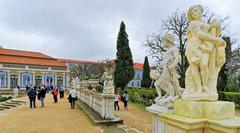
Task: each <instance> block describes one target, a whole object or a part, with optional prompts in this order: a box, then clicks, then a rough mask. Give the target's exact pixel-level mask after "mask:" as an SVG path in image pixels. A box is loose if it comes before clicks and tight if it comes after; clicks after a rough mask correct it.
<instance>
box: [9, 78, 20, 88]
mask: <svg viewBox="0 0 240 133" xmlns="http://www.w3.org/2000/svg"><path fill="white" fill-rule="evenodd" d="M17 85H18V75H11V76H10V88H15V87H17Z"/></svg>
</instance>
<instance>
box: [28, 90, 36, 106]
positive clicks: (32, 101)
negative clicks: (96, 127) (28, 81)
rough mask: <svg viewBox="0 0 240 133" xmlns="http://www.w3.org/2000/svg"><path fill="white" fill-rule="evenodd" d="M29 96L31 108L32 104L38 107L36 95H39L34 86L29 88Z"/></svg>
mask: <svg viewBox="0 0 240 133" xmlns="http://www.w3.org/2000/svg"><path fill="white" fill-rule="evenodd" d="M27 94H28V97H29V101H30V108H32V106H33V107H34V108H36V95H37V92H36V90H35V89H33V88H32V87H30V88H29V89H28V93H27Z"/></svg>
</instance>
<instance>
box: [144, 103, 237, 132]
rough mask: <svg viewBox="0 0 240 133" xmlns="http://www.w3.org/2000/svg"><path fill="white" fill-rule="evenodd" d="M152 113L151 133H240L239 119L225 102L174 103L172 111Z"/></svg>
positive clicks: (232, 108)
mask: <svg viewBox="0 0 240 133" xmlns="http://www.w3.org/2000/svg"><path fill="white" fill-rule="evenodd" d="M147 110H149V111H150V112H152V113H153V133H240V117H236V116H234V113H235V106H234V103H232V102H226V101H211V102H210V101H185V100H176V101H174V109H173V111H169V112H159V111H157V110H154V108H153V109H152V110H151V109H149V108H147Z"/></svg>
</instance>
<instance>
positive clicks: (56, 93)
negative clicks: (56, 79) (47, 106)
mask: <svg viewBox="0 0 240 133" xmlns="http://www.w3.org/2000/svg"><path fill="white" fill-rule="evenodd" d="M52 94H53V99H54V102H55V103H57V102H58V98H57V95H58V88H57V87H54V88H53V90H52Z"/></svg>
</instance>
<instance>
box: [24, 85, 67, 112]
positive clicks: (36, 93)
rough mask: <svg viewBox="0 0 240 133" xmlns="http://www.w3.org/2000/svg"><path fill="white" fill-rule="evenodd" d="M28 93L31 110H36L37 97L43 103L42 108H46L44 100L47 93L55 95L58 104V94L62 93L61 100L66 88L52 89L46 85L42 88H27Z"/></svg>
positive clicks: (54, 98)
mask: <svg viewBox="0 0 240 133" xmlns="http://www.w3.org/2000/svg"><path fill="white" fill-rule="evenodd" d="M26 93H27V95H28V97H29V102H30V108H36V97H37V98H38V100H40V102H41V107H44V98H45V96H46V93H51V94H52V95H53V100H54V102H55V103H57V102H58V97H57V96H58V93H60V98H63V97H64V88H63V86H59V87H53V86H50V89H49V88H48V87H46V86H45V85H41V86H40V87H36V86H34V87H31V86H26Z"/></svg>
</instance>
